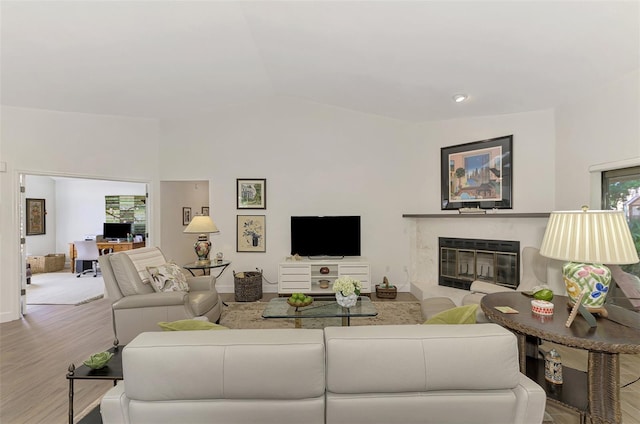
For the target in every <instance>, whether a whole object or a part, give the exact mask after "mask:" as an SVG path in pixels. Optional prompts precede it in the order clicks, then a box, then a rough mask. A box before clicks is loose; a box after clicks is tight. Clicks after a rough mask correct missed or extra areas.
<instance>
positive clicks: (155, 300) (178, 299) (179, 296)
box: [112, 291, 189, 309]
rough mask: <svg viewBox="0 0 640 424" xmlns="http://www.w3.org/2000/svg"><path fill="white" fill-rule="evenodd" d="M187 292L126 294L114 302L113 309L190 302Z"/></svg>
mask: <svg viewBox="0 0 640 424" xmlns="http://www.w3.org/2000/svg"><path fill="white" fill-rule="evenodd" d="M187 296H189V294H188V293H187V292H178V291H175V292H164V293H149V294H136V295H132V296H126V297H123V298H122V299H119V300H118V301H117V302H114V303H113V305H112V306H113V309H134V308H150V307H156V306H174V305H184V304H185V303H187V302H188V299H187Z"/></svg>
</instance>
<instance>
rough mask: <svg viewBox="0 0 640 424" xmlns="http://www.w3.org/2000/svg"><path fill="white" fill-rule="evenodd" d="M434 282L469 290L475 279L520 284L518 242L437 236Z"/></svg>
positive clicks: (515, 285) (513, 286) (511, 285)
mask: <svg viewBox="0 0 640 424" xmlns="http://www.w3.org/2000/svg"><path fill="white" fill-rule="evenodd" d="M438 247H439V251H440V258H439V267H438V271H439V277H438V284H439V285H441V286H447V287H454V288H456V289H463V290H469V287H471V283H472V282H473V281H475V280H480V281H484V282H487V283H492V284H497V285H500V286H504V287H509V288H512V289H515V288H517V287H518V284H520V242H519V241H510V240H481V239H462V238H446V237H439V238H438Z"/></svg>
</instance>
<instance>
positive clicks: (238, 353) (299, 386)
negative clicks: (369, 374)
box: [123, 329, 325, 401]
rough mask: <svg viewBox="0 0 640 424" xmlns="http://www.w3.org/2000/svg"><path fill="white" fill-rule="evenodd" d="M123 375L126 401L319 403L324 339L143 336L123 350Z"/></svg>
mask: <svg viewBox="0 0 640 424" xmlns="http://www.w3.org/2000/svg"><path fill="white" fill-rule="evenodd" d="M223 333H224V334H223ZM151 352H152V353H151ZM123 372H124V377H125V381H126V382H127V386H126V393H127V397H128V398H129V399H131V400H139V401H167V400H186V399H287V400H294V399H306V398H322V397H323V396H324V390H325V349H324V340H323V333H322V330H308V331H304V332H301V331H299V330H296V329H281V330H274V331H264V330H227V331H211V332H208V331H176V332H162V333H154V332H150V333H143V334H140V335H139V336H138V337H136V338H135V339H134V340H133V341H132V342H131V343H129V344H128V345H127V346H125V348H124V351H123ZM167 382H170V383H169V384H167Z"/></svg>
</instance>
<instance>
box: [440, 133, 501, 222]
mask: <svg viewBox="0 0 640 424" xmlns="http://www.w3.org/2000/svg"><path fill="white" fill-rule="evenodd" d="M512 145H513V135H508V136H504V137H498V138H492V139H489V140H482V141H475V142H473V143H466V144H460V145H457V146H450V147H443V148H442V149H440V161H441V163H440V172H441V185H442V187H441V193H442V195H441V199H440V200H441V203H440V205H441V209H442V210H445V209H460V208H480V209H493V208H497V209H511V208H512V207H513V202H512V191H513V180H512V176H513V154H512Z"/></svg>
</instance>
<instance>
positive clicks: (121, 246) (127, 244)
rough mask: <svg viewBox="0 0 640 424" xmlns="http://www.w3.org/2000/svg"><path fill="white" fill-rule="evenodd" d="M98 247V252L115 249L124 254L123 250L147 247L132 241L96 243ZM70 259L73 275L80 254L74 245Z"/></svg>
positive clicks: (71, 244)
mask: <svg viewBox="0 0 640 424" xmlns="http://www.w3.org/2000/svg"><path fill="white" fill-rule="evenodd" d="M96 244H97V245H98V250H99V251H102V249H113V251H114V252H122V251H123V250H131V249H138V248H140V247H144V246H145V242H143V241H140V242H131V241H122V242H118V243H109V242H106V241H105V242H102V241H99V242H97V243H96ZM69 257H70V258H71V273H74V272H76V257H78V252H77V251H76V246H75V245H74V244H73V243H69Z"/></svg>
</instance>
